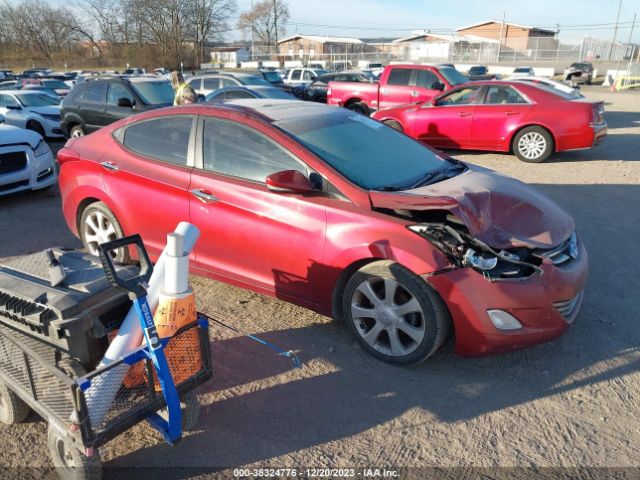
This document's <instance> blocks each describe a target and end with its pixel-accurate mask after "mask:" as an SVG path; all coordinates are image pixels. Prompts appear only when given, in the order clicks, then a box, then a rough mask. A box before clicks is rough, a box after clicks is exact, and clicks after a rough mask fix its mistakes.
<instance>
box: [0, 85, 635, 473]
mask: <svg viewBox="0 0 640 480" xmlns="http://www.w3.org/2000/svg"><path fill="white" fill-rule="evenodd" d="M585 91H586V93H587V95H588V96H589V97H590V98H597V99H604V100H605V101H606V109H607V111H606V114H605V118H606V120H607V122H608V124H609V128H610V130H609V137H608V138H607V140H606V141H605V142H604V144H603V145H601V146H599V147H597V148H595V149H592V150H586V151H575V152H568V153H562V154H558V155H555V156H554V157H553V159H552V160H551V161H548V162H546V163H544V164H541V165H529V164H525V163H522V162H519V161H517V160H516V159H515V157H512V156H507V155H498V154H469V153H464V154H463V153H460V154H458V156H459V158H461V159H463V160H466V161H469V162H473V163H477V164H479V165H482V166H485V167H489V168H492V169H494V170H497V171H499V172H502V173H505V174H508V175H512V176H514V177H517V178H519V179H521V180H524V181H526V182H528V183H529V184H531V185H534V186H536V187H537V188H540V189H541V190H543V191H544V192H546V193H547V194H548V195H549V196H551V197H552V198H553V199H555V200H556V201H557V202H558V203H559V204H560V205H562V206H563V207H564V208H565V209H566V210H567V211H568V212H569V213H570V214H571V215H573V216H574V218H575V220H576V224H577V229H578V233H579V235H580V236H581V237H582V239H583V241H584V243H585V244H586V246H587V248H588V250H589V255H590V278H589V282H588V285H587V288H586V295H585V301H584V304H583V307H582V311H581V313H580V315H579V316H578V318H577V320H576V322H575V324H574V325H573V326H572V327H571V328H570V329H569V331H568V333H567V334H566V335H564V336H563V337H562V338H559V339H557V340H555V341H553V342H550V343H548V344H545V345H541V346H537V347H534V348H529V349H526V350H522V351H518V352H514V353H509V354H505V355H500V356H495V357H490V358H482V359H465V358H459V357H456V356H454V355H452V354H441V355H438V356H437V357H436V358H433V359H431V360H429V361H427V362H425V363H423V364H421V365H419V366H418V367H414V368H398V367H392V366H389V365H386V364H383V363H380V362H378V361H376V360H374V359H372V358H370V357H369V356H368V355H366V354H365V353H364V352H363V351H362V350H360V349H359V348H358V346H357V345H356V343H355V342H354V340H352V338H351V337H350V336H349V334H348V333H347V331H346V330H345V329H344V328H342V327H341V326H340V325H339V324H336V323H334V322H333V321H331V320H330V319H328V318H325V317H321V316H319V315H316V314H314V313H311V312H309V311H307V310H304V309H302V308H299V307H295V306H293V305H290V304H287V303H283V302H281V301H278V300H275V299H272V298H268V297H264V296H261V295H258V294H254V293H251V292H247V291H243V290H239V289H237V288H234V287H230V286H227V285H224V284H221V283H216V282H214V281H210V280H207V279H203V278H197V277H194V278H193V279H192V282H193V285H194V286H195V288H196V290H197V294H198V299H199V306H200V308H201V309H202V310H203V311H205V312H209V313H217V314H219V315H221V316H223V317H224V318H226V319H228V321H229V323H232V324H234V325H236V326H241V327H242V328H243V329H244V330H246V331H249V332H253V333H260V334H261V335H262V337H263V338H265V339H266V340H269V341H271V342H274V343H276V344H278V345H280V346H283V347H284V348H285V349H293V350H295V351H296V352H297V354H298V356H299V358H300V360H301V361H302V362H303V363H304V366H303V368H302V369H294V368H293V366H292V364H291V362H290V361H288V360H287V359H285V358H283V357H280V356H277V355H275V354H273V352H272V351H270V350H267V349H265V348H264V347H262V346H260V345H257V344H255V343H253V342H251V341H249V340H247V339H246V338H242V337H239V336H237V335H235V334H233V333H232V332H229V331H226V330H224V329H220V328H218V327H214V328H213V330H212V334H213V337H214V340H215V341H214V342H213V343H212V353H213V358H214V362H215V368H214V380H213V381H212V382H211V383H210V384H209V385H207V386H205V387H204V388H202V389H201V390H200V401H201V404H202V412H201V421H200V423H199V425H198V428H197V430H195V431H194V432H192V433H190V434H188V435H187V437H186V438H185V439H184V440H183V441H182V442H181V443H179V444H178V445H176V446H174V447H169V446H167V445H165V444H164V443H162V442H161V441H160V440H159V439H158V437H157V436H156V435H155V434H154V433H153V432H152V431H151V429H150V428H149V427H147V426H139V427H136V428H135V429H133V430H131V431H129V432H127V433H125V434H123V435H122V436H120V437H118V438H117V439H116V440H114V441H112V442H111V443H110V444H108V445H107V446H106V447H104V448H103V449H102V451H101V454H102V458H103V462H104V465H105V468H106V471H105V478H121V477H122V476H123V475H124V474H125V473H130V472H134V474H135V475H144V474H145V473H146V474H148V475H157V474H161V476H162V478H168V477H170V478H191V477H194V476H202V477H217V476H225V477H227V476H232V475H233V469H234V468H239V467H248V468H266V467H273V468H297V469H299V470H302V469H305V468H337V467H352V468H364V467H380V468H381V467H392V468H406V469H408V470H405V471H404V472H403V473H402V475H404V476H405V477H408V476H413V477H415V478H427V476H428V474H427V472H432V471H430V470H420V468H425V467H446V469H445V470H440V471H438V472H439V475H443V474H444V473H446V472H449V473H452V472H453V475H454V476H456V477H459V476H462V475H467V476H469V477H473V478H475V477H477V476H481V475H483V476H485V477H491V476H497V475H499V474H500V472H503V473H505V472H506V475H507V476H510V475H515V474H516V472H522V474H523V477H522V478H525V477H530V475H533V470H528V468H530V467H556V468H566V469H567V470H563V469H560V470H545V471H546V472H547V475H551V476H554V475H555V473H558V474H560V473H564V474H568V472H572V470H568V469H569V468H572V467H620V468H621V470H617V472H618V473H619V474H624V475H625V476H627V477H628V478H632V477H633V478H638V477H640V420H639V418H640V402H639V401H638V398H640V372H639V367H640V348H639V346H640V294H639V292H640V259H639V256H638V245H639V243H638V242H639V240H638V239H640V215H639V214H638V209H639V208H640V113H638V112H640V92H638V93H615V94H614V93H609V92H608V91H606V90H605V89H603V88H601V87H600V88H598V87H592V88H588V89H585ZM52 245H68V246H78V245H79V243H78V241H77V240H76V239H75V238H74V237H72V236H71V235H70V233H69V232H68V230H67V228H66V226H65V224H64V222H63V219H62V215H61V213H60V197H59V194H58V193H57V192H56V191H51V192H48V193H33V194H25V195H17V196H12V197H10V198H2V199H0V261H6V260H8V259H9V258H10V257H15V256H19V255H24V254H27V253H31V252H33V251H37V250H40V249H43V248H45V247H49V246H52ZM0 445H2V447H1V448H0V472H3V471H4V472H5V474H9V476H10V477H13V476H15V477H16V478H17V477H18V476H21V477H22V476H29V477H35V478H43V477H45V476H47V475H50V473H47V472H46V468H47V466H48V462H49V457H48V452H47V446H46V424H45V422H44V421H42V420H41V419H40V418H39V417H37V416H36V415H34V414H31V416H30V417H29V418H28V420H27V422H26V423H24V424H21V425H17V426H12V427H0ZM132 467H137V468H134V469H133V470H130V469H131V468H132ZM448 467H458V470H456V469H448ZM475 467H484V468H481V469H476V468H475ZM498 467H519V468H518V469H515V470H505V469H500V468H498ZM625 467H626V468H625ZM629 467H635V468H629ZM158 468H162V470H161V473H160V471H159V470H158V471H156V469H158ZM554 472H555V473H554ZM573 472H575V471H573ZM584 472H585V471H583V473H584ZM588 472H590V473H588V475H587V477H589V478H591V477H592V478H600V477H601V476H604V475H605V474H606V473H611V472H612V470H595V471H592V470H590V471H588ZM538 473H539V472H538ZM356 475H357V474H356ZM357 476H359V475H357ZM546 478H549V477H546Z"/></svg>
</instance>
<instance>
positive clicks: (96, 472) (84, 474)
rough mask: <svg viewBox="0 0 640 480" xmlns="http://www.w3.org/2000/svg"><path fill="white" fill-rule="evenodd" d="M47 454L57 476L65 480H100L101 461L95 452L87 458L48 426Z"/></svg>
mask: <svg viewBox="0 0 640 480" xmlns="http://www.w3.org/2000/svg"><path fill="white" fill-rule="evenodd" d="M48 443H49V454H50V455H51V460H52V461H53V466H54V467H55V468H56V471H57V473H58V476H59V477H60V478H64V479H65V480H100V479H101V478H102V460H100V454H99V453H98V451H97V450H96V452H95V453H94V454H93V455H92V456H91V457H87V456H86V455H84V454H83V453H82V452H81V451H80V450H78V447H76V446H75V445H74V444H73V443H72V442H71V441H70V440H68V439H66V438H65V437H63V436H62V435H60V434H59V433H58V432H57V431H56V430H55V429H54V428H52V427H51V425H49V434H48Z"/></svg>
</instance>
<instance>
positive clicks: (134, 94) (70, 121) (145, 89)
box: [60, 77, 174, 137]
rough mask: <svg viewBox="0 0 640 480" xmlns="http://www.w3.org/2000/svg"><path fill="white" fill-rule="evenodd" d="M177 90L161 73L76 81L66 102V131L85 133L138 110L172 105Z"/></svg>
mask: <svg viewBox="0 0 640 480" xmlns="http://www.w3.org/2000/svg"><path fill="white" fill-rule="evenodd" d="M173 99H174V91H173V88H171V84H170V83H169V82H168V81H167V80H163V79H160V78H157V77H133V78H123V77H108V78H98V79H96V80H89V81H85V82H82V83H78V84H76V86H75V87H74V88H73V90H71V92H70V93H69V94H68V95H67V96H66V97H65V99H64V101H63V102H62V109H61V110H60V114H61V117H62V124H61V127H62V131H63V132H64V134H65V135H67V136H68V137H82V136H83V135H85V134H87V133H91V132H93V131H94V130H97V129H99V128H100V127H104V126H105V125H109V124H110V123H113V122H115V121H117V120H121V119H123V118H125V117H128V116H130V115H133V114H135V113H139V112H144V111H147V110H152V109H154V108H160V107H168V106H169V105H172V104H173Z"/></svg>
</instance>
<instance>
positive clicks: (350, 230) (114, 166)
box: [58, 99, 587, 365]
mask: <svg viewBox="0 0 640 480" xmlns="http://www.w3.org/2000/svg"><path fill="white" fill-rule="evenodd" d="M58 160H59V162H60V165H61V167H60V190H61V192H62V201H63V210H64V216H65V219H66V221H67V223H68V225H69V228H70V229H71V230H72V231H73V232H74V233H75V234H77V235H79V236H80V237H81V238H82V240H83V242H84V245H85V246H86V248H87V249H88V250H89V251H90V252H92V253H94V254H95V253H97V245H98V244H100V243H102V242H105V241H108V240H113V239H115V238H117V237H121V236H123V235H129V234H132V233H140V234H141V235H142V238H143V240H144V241H145V244H146V245H147V248H148V249H149V252H150V254H151V255H152V257H157V256H158V255H159V253H160V252H161V250H162V248H163V247H164V244H165V240H166V234H167V232H171V231H173V229H174V228H175V226H176V224H177V223H178V222H180V221H183V220H186V221H189V222H191V223H193V224H195V225H196V226H197V227H198V228H199V229H200V231H201V232H202V234H201V237H200V239H199V241H198V243H197V244H196V247H195V249H194V252H193V253H192V257H191V265H192V269H193V271H194V272H195V273H199V274H202V275H206V276H209V277H212V278H215V279H218V280H221V281H224V282H228V283H231V284H234V285H237V286H241V287H244V288H248V289H251V290H255V291H257V292H261V293H265V294H269V295H274V296H276V297H278V298H281V299H284V300H287V301H289V302H292V303H295V304H298V305H301V306H304V307H307V308H310V309H313V310H315V311H317V312H319V313H321V314H324V315H331V316H334V317H335V318H340V319H343V320H344V321H345V323H346V324H347V325H348V328H349V329H350V330H351V331H352V332H353V334H354V335H355V336H356V338H357V339H358V341H359V342H360V343H361V344H362V346H363V348H364V349H365V350H366V351H368V352H370V353H371V354H372V355H374V356H376V357H377V358H380V359H382V360H385V361H387V362H390V363H395V364H403V365H407V364H413V363H417V362H419V361H421V360H424V359H425V358H427V357H429V356H430V355H431V354H432V353H433V352H435V351H436V350H437V349H438V348H439V347H440V346H441V345H442V343H443V342H444V341H445V340H446V338H447V336H448V335H449V334H450V333H451V332H452V331H455V342H456V351H457V352H458V353H460V354H463V355H481V354H487V353H491V352H500V351H504V350H509V349H514V348H519V347H522V346H525V345H531V344H534V343H539V342H543V341H546V340H548V339H551V338H553V337H555V336H557V335H560V334H561V333H562V332H564V331H565V330H566V328H567V327H568V325H569V323H571V322H572V321H573V320H574V318H575V317H576V315H577V312H578V310H579V308H580V304H581V301H582V288H583V286H584V284H585V281H586V277H587V254H586V251H585V249H584V247H583V245H582V243H581V242H580V240H579V239H578V237H577V236H576V234H575V232H574V223H573V220H572V219H571V217H570V216H569V215H567V214H566V213H565V212H564V211H563V210H562V209H560V208H559V207H558V206H557V205H556V204H555V203H553V202H552V201H551V200H549V199H548V198H547V197H545V196H544V195H542V194H540V193H539V192H537V191H536V190H534V189H533V188H531V187H529V186H527V185H525V184H523V183H522V182H519V181H517V180H513V179H510V178H507V177H503V176H501V175H498V174H496V173H493V172H491V171H488V170H485V169H482V168H479V167H475V166H472V165H467V164H464V163H462V162H459V161H457V160H454V159H452V158H449V157H447V156H444V155H442V154H440V153H437V152H435V151H434V150H432V149H430V148H428V147H425V146H424V145H422V144H420V143H419V142H416V141H414V140H412V139H411V138H409V137H407V136H406V135H403V134H401V133H399V132H397V131H395V130H394V129H392V128H389V127H387V126H385V125H383V124H381V123H379V122H377V121H375V120H372V119H370V118H368V117H365V116H363V115H361V114H359V113H356V112H352V111H349V110H346V109H339V108H334V107H329V106H326V105H321V104H317V103H309V102H298V101H287V100H257V99H256V100H234V101H229V102H226V103H224V104H220V105H189V106H183V107H176V108H170V109H161V110H154V111H151V112H145V113H141V114H139V115H135V116H132V117H130V118H127V119H125V120H121V121H119V122H116V123H114V124H111V125H109V126H107V127H104V128H102V129H101V130H98V131H97V132H95V133H92V134H91V135H87V136H85V137H81V138H75V139H71V140H69V141H68V142H67V144H66V145H65V147H64V148H63V149H61V150H60V152H59V154H58ZM128 259H129V257H128V252H127V251H125V250H122V251H120V252H118V254H117V258H116V260H120V261H126V260H128Z"/></svg>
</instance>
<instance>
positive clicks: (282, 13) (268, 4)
mask: <svg viewBox="0 0 640 480" xmlns="http://www.w3.org/2000/svg"><path fill="white" fill-rule="evenodd" d="M274 3H275V7H274ZM288 21H289V5H288V4H287V3H286V2H285V0H275V1H274V0H263V1H261V2H258V3H256V4H255V5H254V7H253V9H252V10H248V11H246V12H243V13H241V14H240V17H239V18H238V25H237V26H238V28H239V29H240V30H242V31H243V32H244V33H245V34H249V35H250V34H251V33H252V32H253V36H254V38H255V39H256V40H257V41H259V42H264V43H268V44H273V43H275V41H276V38H277V37H278V35H280V36H282V35H284V34H285V33H286V31H287V28H286V24H287V22H288ZM276 27H277V29H276Z"/></svg>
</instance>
